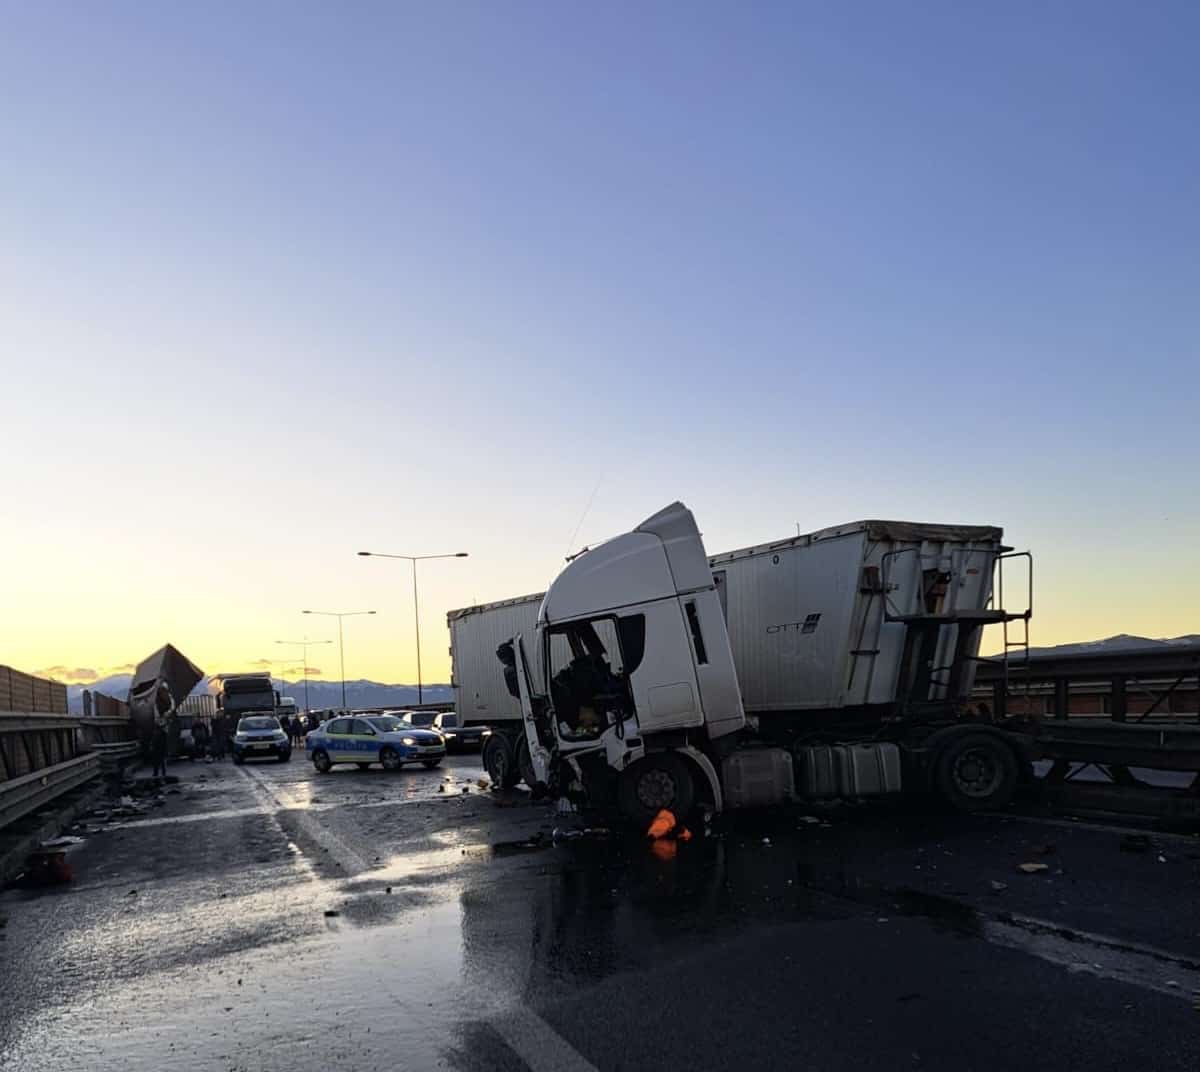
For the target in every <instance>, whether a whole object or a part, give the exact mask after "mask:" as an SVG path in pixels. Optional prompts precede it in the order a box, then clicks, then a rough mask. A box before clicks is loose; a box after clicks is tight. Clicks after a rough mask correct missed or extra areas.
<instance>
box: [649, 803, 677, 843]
mask: <svg viewBox="0 0 1200 1072" xmlns="http://www.w3.org/2000/svg"><path fill="white" fill-rule="evenodd" d="M674 829H675V814H674V812H671V811H668V810H667V809H666V808H663V809H662V811H660V812H659V813H658V814H657V815H656V816H655V817H654V821H653V822H652V823H651V824H650V826H649V828H648V829H647V830H646V837H650V838H655V839H657V838H665V837H666V836H667V835H668V834H669V833H670V832H671V831H672V830H674Z"/></svg>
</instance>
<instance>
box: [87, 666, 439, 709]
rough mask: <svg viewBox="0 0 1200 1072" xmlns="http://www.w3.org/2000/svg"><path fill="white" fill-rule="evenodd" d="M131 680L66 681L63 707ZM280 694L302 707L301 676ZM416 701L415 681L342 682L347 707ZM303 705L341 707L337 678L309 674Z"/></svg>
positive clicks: (202, 688) (426, 698)
mask: <svg viewBox="0 0 1200 1072" xmlns="http://www.w3.org/2000/svg"><path fill="white" fill-rule="evenodd" d="M131 680H132V677H131V675H129V674H113V675H112V676H111V677H106V678H101V679H100V680H99V681H96V682H94V683H92V684H91V685H68V686H67V707H68V709H69V710H70V711H71V712H72V713H74V714H82V713H83V690H84V689H89V690H91V691H92V692H101V693H104V695H106V696H113V697H115V698H116V699H118V700H125V699H128V698H129V684H130V682H131ZM208 681H209V679H208V678H207V677H206V678H204V679H203V680H202V681H201V682H200V684H198V685H197V686H196V687H195V688H194V689H192V695H197V694H200V693H204V692H207V691H208ZM275 687H276V688H278V687H279V682H278V681H276V682H275ZM283 695H284V696H290V697H292V699H294V700H295V701H296V703H297V704H298V705H299V707H300V708H301V710H303V709H304V707H305V701H304V682H303V680H301V681H285V682H284V683H283ZM453 699H454V692H453V690H452V689H451V688H450V686H449V685H445V684H433V685H424V686H423V687H422V689H421V702H423V703H450V702H451V701H452V700H453ZM416 703H417V686H416V685H400V684H394V685H389V684H386V683H384V682H381V681H368V680H366V679H361V678H360V679H359V680H357V681H347V682H346V706H347V707H350V708H358V707H413V706H415V705H416ZM307 706H308V707H309V708H311V709H312V710H316V711H319V710H322V709H324V708H329V707H341V706H342V683H341V682H340V681H316V680H314V679H313V678H309V679H308V704H307Z"/></svg>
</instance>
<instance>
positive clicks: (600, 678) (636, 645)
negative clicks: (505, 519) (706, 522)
mask: <svg viewBox="0 0 1200 1072" xmlns="http://www.w3.org/2000/svg"><path fill="white" fill-rule="evenodd" d="M501 659H502V661H504V662H506V664H507V667H506V669H507V671H508V680H509V688H510V691H512V692H513V693H514V695H517V696H519V698H520V701H521V709H522V712H523V715H524V717H525V729H526V739H527V742H528V745H529V755H530V760H531V762H532V766H533V775H534V779H535V781H536V782H537V783H540V784H541V785H542V786H545V787H546V788H548V789H550V790H551V791H553V792H555V793H557V794H562V795H567V796H576V795H584V794H585V795H586V796H587V797H588V798H589V799H590V800H591V801H592V802H593V803H597V804H613V803H617V804H619V805H620V807H621V810H622V811H623V812H624V813H625V814H627V815H628V816H629V817H630V818H635V819H640V818H644V817H646V816H653V815H654V814H655V813H656V812H657V811H658V810H659V809H660V808H671V809H672V810H675V811H677V812H686V811H688V810H690V809H691V807H692V805H693V803H697V802H702V803H705V804H707V805H708V806H709V807H710V808H712V809H713V810H716V811H719V810H721V808H722V806H723V801H722V788H721V779H720V777H719V776H718V771H717V766H718V764H719V763H720V757H721V754H722V751H723V749H722V745H721V742H722V741H723V740H727V739H731V738H732V737H733V735H735V734H736V733H737V732H738V731H739V730H741V729H742V728H743V727H744V726H745V722H746V718H745V714H744V713H743V710H742V701H741V695H740V692H739V690H738V681H737V674H736V672H735V670H734V665H733V653H732V651H731V649H730V646H729V636H728V634H727V632H726V629H725V620H724V618H723V616H722V612H721V604H720V599H719V596H718V594H717V589H716V584H715V582H714V579H713V574H712V570H711V569H710V568H709V565H708V558H707V555H706V553H705V550H704V544H703V542H702V541H701V538H700V533H699V531H698V530H697V528H696V523H695V520H694V519H693V517H692V515H691V512H690V511H689V510H688V509H687V508H686V507H684V506H683V505H682V504H680V503H674V504H672V505H671V506H668V507H667V508H666V509H664V510H661V511H659V513H657V514H655V515H654V516H653V517H651V518H649V519H648V520H646V521H644V522H643V523H642V524H640V525H639V526H638V527H637V528H636V529H634V530H633V531H632V532H628V533H625V534H624V535H621V536H618V537H616V538H615V539H612V540H609V541H608V542H606V543H604V544H602V545H600V546H599V547H597V548H595V549H593V550H590V551H587V552H585V553H583V554H582V555H580V556H578V557H576V558H575V559H574V560H573V561H572V562H570V563H569V564H568V566H567V567H566V568H565V569H564V570H563V571H562V573H560V574H559V575H558V577H557V578H556V579H555V581H554V583H553V584H552V585H551V586H550V588H549V590H548V591H547V592H546V595H545V598H544V599H543V600H542V605H541V609H540V611H539V614H538V623H537V633H536V636H535V637H533V638H530V643H529V645H528V646H526V640H525V638H524V637H522V636H518V637H515V638H514V639H513V641H512V643H511V646H510V645H505V646H504V648H503V649H502V654H501Z"/></svg>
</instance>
